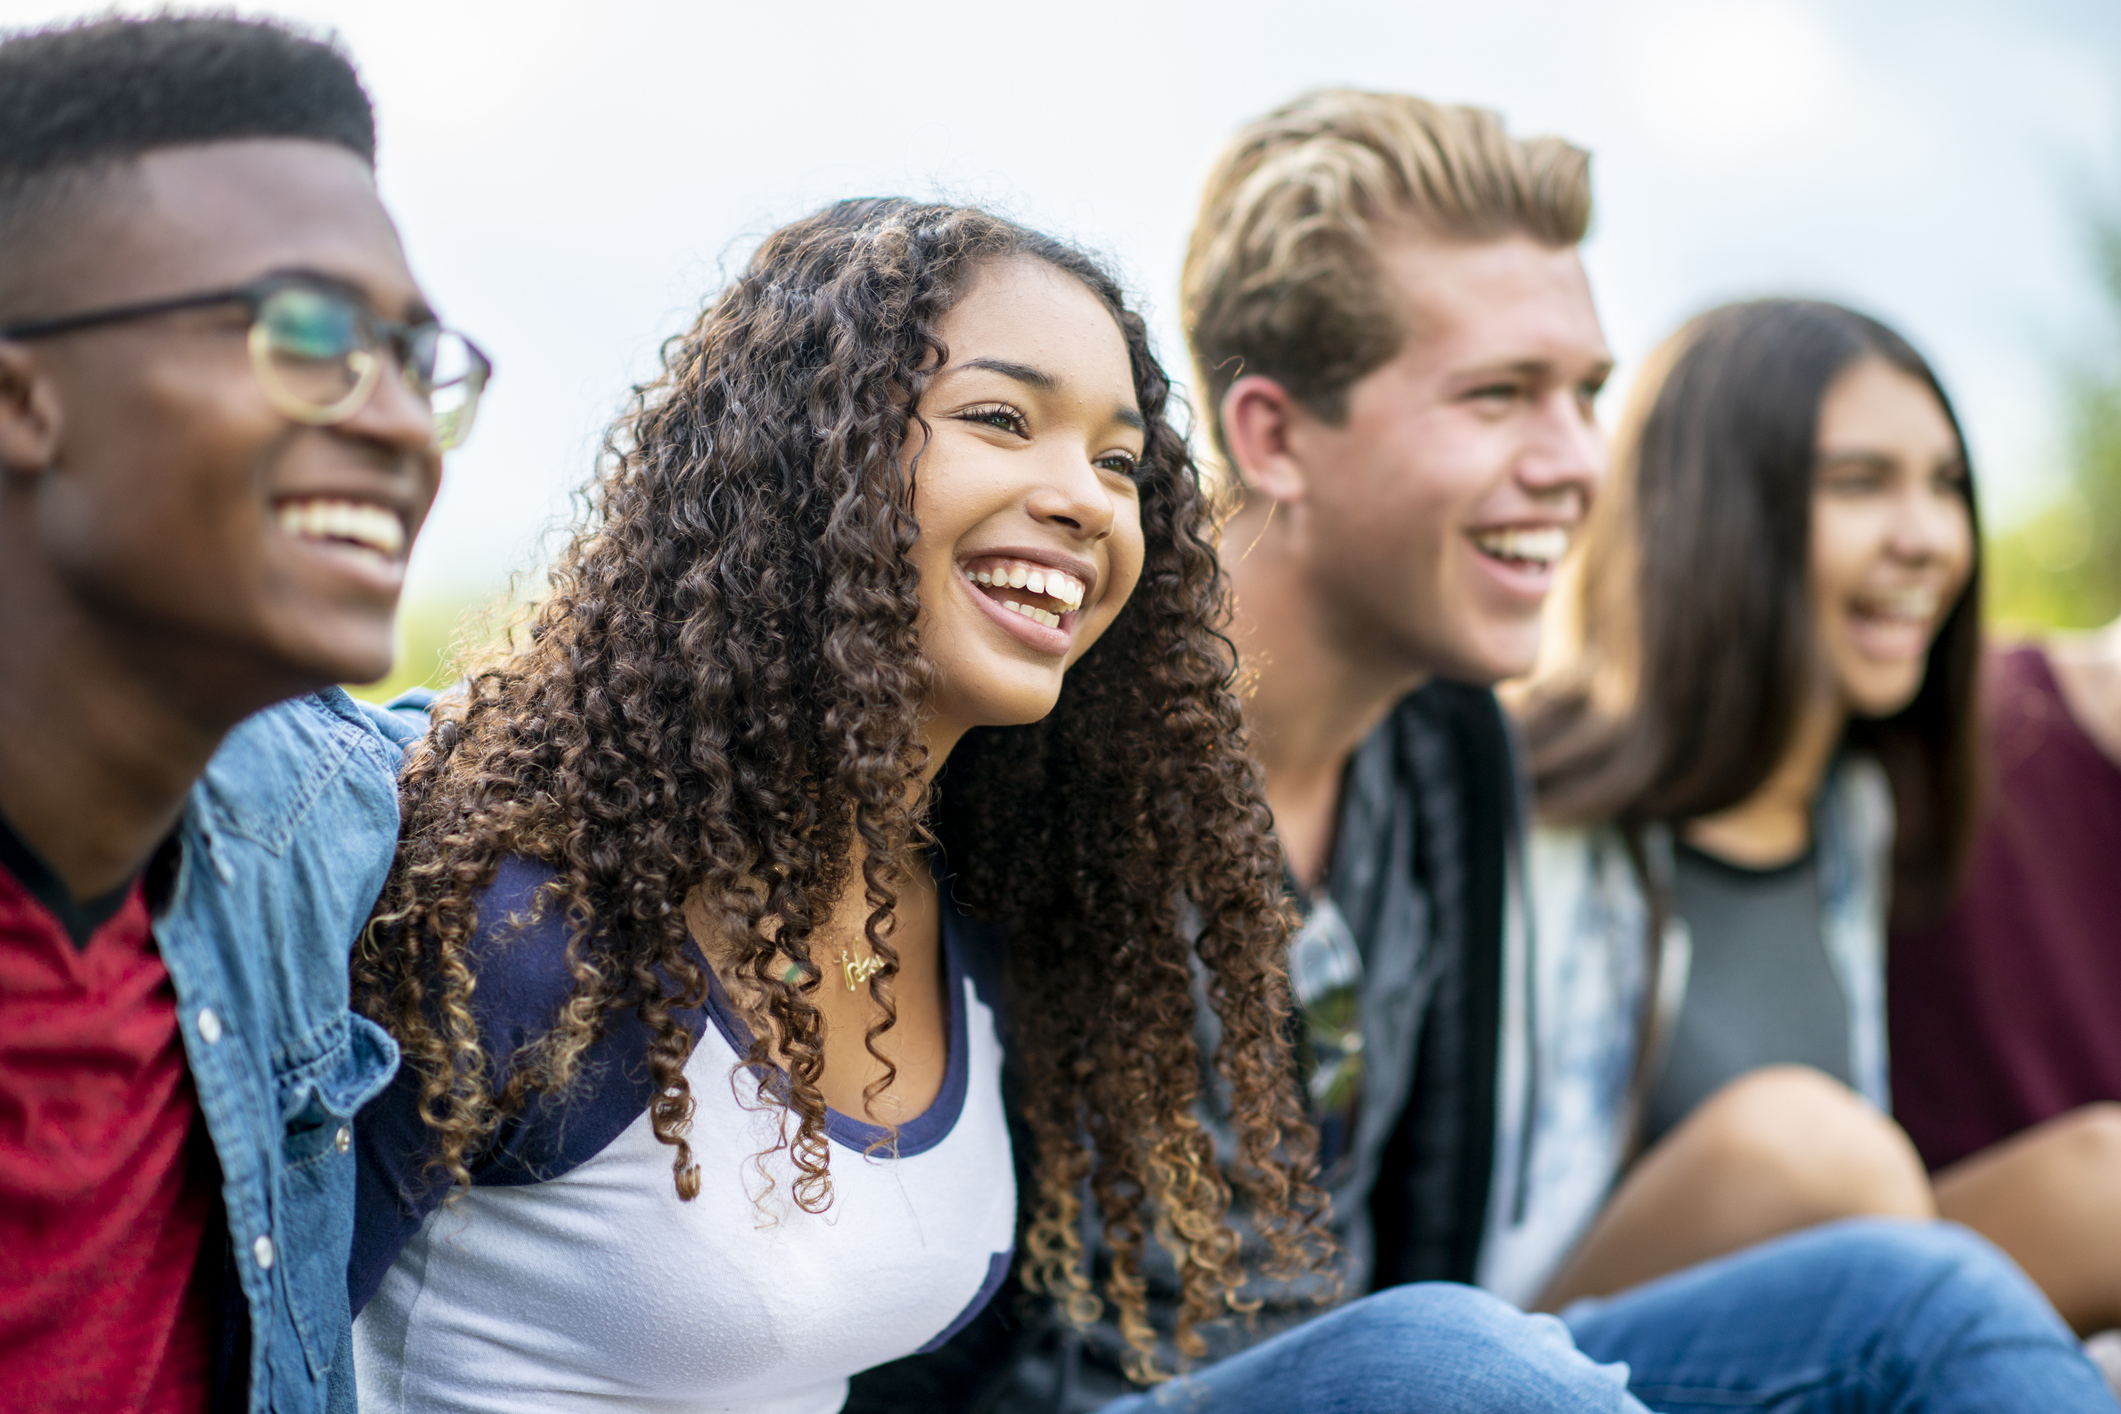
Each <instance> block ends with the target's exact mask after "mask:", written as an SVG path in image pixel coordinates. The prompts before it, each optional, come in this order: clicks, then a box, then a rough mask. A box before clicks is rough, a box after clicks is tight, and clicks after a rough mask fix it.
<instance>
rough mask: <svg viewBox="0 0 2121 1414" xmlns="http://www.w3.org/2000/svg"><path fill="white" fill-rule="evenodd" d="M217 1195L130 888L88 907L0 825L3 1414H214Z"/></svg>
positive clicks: (154, 956) (165, 988) (135, 888)
mask: <svg viewBox="0 0 2121 1414" xmlns="http://www.w3.org/2000/svg"><path fill="white" fill-rule="evenodd" d="M113 905H115V907H114V908H113V907H112V906H113ZM215 1185H216V1170H215V1166H214V1160H213V1153H212V1147H211V1145H210V1144H209V1143H208V1142H207V1140H206V1136H205V1130H204V1126H203V1123H202V1120H201V1116H200V1112H199V1102H198V1098H197V1096H196V1095H195V1094H194V1093H193V1090H192V1083H191V1076H190V1072H189V1071H188V1070H187V1069H186V1067H185V1063H184V1050H183V1044H182V1041H181V1039H180V1038H179V1036H178V1034H177V1011H176V993H175V990H174V989H173V987H172V986H171V984H170V979H169V972H168V971H167V969H165V968H164V967H163V965H162V959H161V957H160V955H159V954H158V953H157V952H156V950H155V940H154V934H153V932H152V930H151V929H150V926H149V919H148V911H147V904H146V901H145V898H144V896H143V890H142V886H141V884H140V883H139V882H138V881H136V882H135V883H134V884H133V885H132V887H131V888H129V889H127V890H126V891H125V892H124V893H123V894H122V895H114V896H113V897H112V898H111V899H110V900H107V901H105V902H104V904H103V906H101V907H96V906H90V907H89V908H86V909H84V908H83V907H81V906H79V905H76V904H75V903H74V901H73V899H72V898H71V897H70V896H69V895H68V894H67V893H66V892H65V888H64V886H63V885H62V884H60V883H59V881H58V880H57V878H56V876H54V875H52V873H51V872H50V870H49V868H48V867H47V866H45V865H44V863H43V861H41V860H39V859H37V857H36V856H35V855H33V854H31V853H29V851H28V850H27V849H26V847H24V846H23V845H22V843H21V841H19V840H18V839H16V838H15V837H14V836H13V835H12V834H11V833H9V832H8V831H7V829H6V826H5V824H4V823H0V1408H5V1409H7V1410H10V1411H13V1410H36V1411H54V1412H56V1411H60V1410H67V1411H74V1410H79V1411H83V1414H90V1412H91V1411H93V1414H108V1411H116V1410H125V1411H151V1412H152V1414H178V1411H183V1414H199V1411H202V1410H204V1409H205V1408H206V1407H207V1399H208V1394H209V1380H210V1373H211V1372H210V1366H209V1358H208V1343H209V1340H210V1338H211V1333H212V1322H211V1319H210V1315H209V1309H208V1301H207V1289H206V1287H205V1286H204V1285H202V1281H201V1277H202V1276H203V1275H208V1274H210V1272H209V1273H202V1272H201V1271H200V1267H201V1262H200V1256H201V1246H202V1243H203V1242H204V1241H205V1239H206V1236H207V1233H208V1231H209V1227H210V1223H211V1221H212V1218H213V1214H214V1211H215V1202H214V1197H215V1194H214V1190H215ZM215 1269H217V1264H216V1268H215Z"/></svg>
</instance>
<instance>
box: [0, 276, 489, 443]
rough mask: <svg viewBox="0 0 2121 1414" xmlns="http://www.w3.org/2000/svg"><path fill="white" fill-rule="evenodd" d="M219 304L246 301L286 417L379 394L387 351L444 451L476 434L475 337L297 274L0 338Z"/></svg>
mask: <svg viewBox="0 0 2121 1414" xmlns="http://www.w3.org/2000/svg"><path fill="white" fill-rule="evenodd" d="M216 304H244V305H248V306H249V307H250V364H251V367H252V368H253V369H254V370H255V371H256V372H257V375H258V382H259V383H260V384H261V385H262V386H263V387H264V389H265V396H266V398H267V399H269V400H270V401H271V403H272V405H273V407H274V408H276V409H277V410H278V411H279V412H280V413H281V414H282V415H284V416H286V417H289V418H291V419H293V420H294V421H296V422H301V423H306V424H308V425H310V426H313V427H329V426H332V425H334V424H337V423H341V422H344V421H346V420H347V419H348V418H350V417H352V416H353V415H354V414H355V413H357V412H359V411H360V410H361V408H362V406H363V405H364V404H366V403H367V401H368V399H369V396H370V395H371V394H372V393H374V392H375V390H376V383H377V382H378V380H380V379H381V377H382V374H383V356H384V355H385V354H386V353H388V354H389V355H390V356H391V357H392V358H395V359H396V360H397V364H398V368H399V369H400V370H401V371H402V373H403V374H404V377H405V382H406V385H407V386H408V387H410V388H411V389H412V390H413V392H415V393H416V394H418V395H419V396H420V397H421V398H423V399H425V400H426V402H427V406H428V407H429V409H430V410H431V411H432V412H433V414H434V425H435V440H436V442H437V443H439V444H440V446H441V448H442V450H444V451H448V450H449V449H450V448H452V447H461V446H463V445H464V439H465V438H466V437H469V436H470V435H471V423H472V419H473V417H474V416H475V415H476V414H477V413H478V410H479V395H480V394H481V393H482V392H484V391H485V389H486V380H487V379H488V378H490V377H492V376H493V361H492V360H491V359H489V358H487V357H486V355H485V354H484V353H482V352H481V351H480V349H479V346H478V345H477V344H474V343H473V342H472V341H471V340H469V339H467V338H465V337H464V336H463V335H462V334H459V333H457V332H456V331H455V330H453V329H445V328H443V327H442V326H441V325H440V324H437V323H435V322H434V321H433V320H423V321H421V322H419V323H416V324H399V323H396V322H394V321H392V320H388V319H384V318H382V317H380V316H379V315H377V314H376V312H375V311H374V310H372V309H370V308H369V307H368V306H367V304H365V303H364V302H363V301H362V300H361V299H360V298H359V297H358V296H357V295H354V294H353V293H351V292H350V291H346V290H341V289H337V288H334V287H333V286H331V285H330V284H327V283H325V282H323V281H321V280H316V279H310V278H306V277H304V276H300V275H270V276H267V277H266V278H265V279H262V280H253V281H252V282H251V283H249V284H247V285H238V286H236V287H235V288H233V289H227V290H211V291H207V292H205V293H202V294H194V295H176V296H173V297H172V298H169V299H160V300H150V301H147V302H146V303H143V304H126V305H117V306H114V307H112V308H109V309H96V310H89V311H86V312H83V313H80V314H61V315H55V316H53V317H52V318H49V319H26V320H23V321H21V322H20V323H16V324H9V325H4V326H0V339H43V338H49V337H50V336H52V335H54V334H71V333H73V332H74V331H75V330H77V329H93V328H97V327H99V326H101V325H105V324H120V323H124V322H127V321H129V320H134V319H151V318H154V317H155V316H157V315H162V314H174V313H176V312H177V311H178V310H183V309H204V308H206V307H208V306H211V305H216Z"/></svg>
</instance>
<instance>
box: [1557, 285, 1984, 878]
mask: <svg viewBox="0 0 2121 1414" xmlns="http://www.w3.org/2000/svg"><path fill="white" fill-rule="evenodd" d="M1865 358H1878V359H1883V360H1884V361H1885V362H1886V363H1888V364H1890V365H1892V366H1893V367H1894V368H1896V369H1899V370H1900V371H1901V372H1903V373H1906V374H1908V375H1909V376H1911V377H1913V378H1915V379H1918V380H1919V381H1920V382H1922V383H1923V384H1924V385H1925V386H1926V387H1928V388H1929V390H1930V391H1931V392H1932V393H1934V394H1935V395H1936V397H1937V402H1938V405H1939V406H1940V407H1942V408H1943V410H1944V415H1945V417H1946V418H1947V419H1948V420H1949V421H1950V422H1951V426H1952V431H1953V434H1954V435H1955V436H1956V437H1958V440H1959V451H1960V456H1961V459H1962V461H1964V460H1965V458H1966V439H1965V437H1964V435H1963V434H1961V433H1960V430H1959V422H1958V418H1957V417H1956V416H1955V415H1954V414H1953V412H1952V405H1951V400H1950V399H1949V398H1947V397H1946V396H1945V393H1944V389H1943V387H1942V386H1941V385H1940V384H1939V383H1938V381H1937V376H1936V374H1935V373H1934V372H1932V371H1931V369H1930V366H1929V364H1928V363H1927V362H1926V361H1925V360H1924V359H1923V357H1922V356H1921V355H1920V354H1919V353H1917V352H1915V350H1914V349H1913V348H1912V347H1911V346H1910V345H1909V344H1908V343H1907V341H1906V340H1904V339H1902V338H1901V337H1900V336H1899V335H1898V334H1896V333H1894V332H1893V331H1892V330H1891V329H1888V328H1887V327H1886V326H1885V325H1883V324H1881V323H1879V322H1878V321H1877V320H1875V319H1871V318H1869V317H1867V316H1865V315H1862V314H1858V313H1856V312H1855V311H1853V310H1849V309H1844V308H1842V307H1841V306H1839V305H1833V304H1826V303H1821V302H1818V301H1813V300H1787V299H1774V300H1756V301H1751V302H1748V303H1744V304H1732V305H1726V306H1724V307H1722V308H1720V309H1715V310H1711V311H1710V312H1709V313H1707V314H1704V315H1701V316H1700V317H1698V318H1696V319H1695V320H1693V321H1692V322H1691V323H1689V324H1688V325H1687V326H1686V327H1685V328H1684V329H1682V330H1681V331H1680V332H1679V333H1678V334H1676V335H1674V336H1673V338H1672V339H1671V340H1669V341H1668V342H1667V343H1666V345H1665V346H1664V347H1663V348H1662V349H1660V350H1659V351H1658V353H1657V354H1656V355H1655V356H1654V357H1653V359H1652V361H1651V364H1650V366H1649V367H1648V368H1647V369H1646V370H1645V372H1644V374H1643V376H1642V380H1641V382H1640V384H1639V385H1638V387H1637V390H1636V392H1635V395H1634V397H1633V398H1632V399H1631V405H1630V410H1629V413H1628V415H1627V416H1626V417H1625V418H1624V419H1623V423H1622V426H1621V428H1620V435H1619V439H1618V444H1617V446H1616V453H1617V455H1616V458H1615V463H1614V469H1613V477H1612V480H1611V483H1610V484H1609V485H1608V486H1607V487H1606V489H1605V491H1604V493H1603V496H1602V498H1601V501H1600V504H1599V507H1598V509H1597V510H1596V511H1594V512H1593V514H1592V517H1591V524H1590V525H1589V527H1587V529H1586V532H1585V536H1584V544H1583V547H1582V552H1581V554H1582V558H1581V562H1580V563H1579V565H1578V566H1577V567H1576V573H1577V574H1578V575H1580V580H1579V581H1578V584H1577V585H1576V590H1577V593H1576V595H1575V598H1574V602H1573V605H1572V606H1571V607H1572V608H1573V610H1574V612H1573V614H1572V616H1571V621H1570V622H1567V623H1565V624H1563V625H1561V626H1560V627H1561V630H1562V632H1563V634H1564V635H1565V636H1573V637H1574V639H1575V640H1576V645H1575V646H1576V648H1577V650H1578V651H1576V652H1575V653H1574V654H1573V655H1572V656H1571V657H1570V659H1569V661H1568V662H1567V663H1566V664H1565V666H1564V667H1563V668H1562V669H1561V670H1559V671H1558V672H1557V673H1554V674H1551V675H1548V676H1546V677H1544V678H1543V679H1542V680H1540V681H1537V682H1535V684H1534V686H1533V688H1532V690H1531V692H1530V695H1529V698H1528V702H1527V710H1526V714H1525V730H1526V736H1527V740H1528V743H1529V746H1530V753H1531V762H1532V773H1533V779H1534V782H1535V785H1536V787H1537V789H1538V793H1539V802H1540V810H1541V812H1542V814H1543V815H1545V816H1546V817H1547V818H1549V819H1553V820H1558V821H1563V822H1577V823H1590V822H1596V821H1617V822H1619V823H1620V824H1621V825H1622V826H1623V827H1632V826H1639V825H1641V824H1643V823H1647V822H1650V821H1663V822H1668V823H1674V824H1676V823H1678V822H1681V821H1685V820H1689V819H1692V818H1695V817H1697V816H1702V815H1709V814H1713V813H1715V812H1716V811H1719V810H1724V809H1728V808H1729V807H1731V806H1734V805H1736V804H1738V803H1739V802H1740V801H1742V800H1744V799H1746V797H1748V796H1750V795H1751V794H1752V793H1753V792H1754V791H1756V790H1758V789H1759V788H1760V786H1761V785H1762V784H1763V783H1765V782H1766V780H1767V779H1768V776H1769V775H1770V774H1771V773H1772V772H1773V771H1774V769H1775V767H1776V766H1777V765H1778V764H1779V763H1780V762H1781V760H1782V758H1783V755H1784V753H1785V751H1786V750H1787V749H1788V747H1789V745H1790V741H1791V737H1792V735H1793V734H1794V732H1795V731H1796V728H1797V724H1798V718H1799V714H1800V710H1801V706H1802V700H1803V694H1804V692H1805V691H1806V689H1807V686H1808V684H1809V683H1810V681H1811V674H1812V672H1813V664H1814V662H1815V661H1816V659H1815V653H1816V648H1815V644H1814V641H1813V614H1812V605H1811V595H1810V587H1809V586H1810V578H1809V568H1810V561H1811V507H1812V487H1813V478H1814V471H1815V463H1816V460H1817V456H1816V451H1815V448H1816V445H1817V438H1818V430H1819V408H1820V404H1821V402H1822V401H1823V400H1824V399H1825V397H1826V393H1827V390H1828V388H1829V387H1830V386H1831V385H1832V384H1833V382H1834V380H1835V379H1836V378H1838V377H1839V376H1840V375H1841V374H1842V372H1843V371H1844V370H1846V369H1847V368H1849V367H1850V366H1851V365H1853V364H1855V363H1857V362H1859V361H1860V360H1862V359H1865ZM1962 484H1963V485H1964V487H1965V493H1964V494H1965V496H1966V511H1967V516H1968V518H1969V520H1970V521H1971V522H1972V525H1973V528H1974V540H1975V544H1976V547H1977V549H1976V560H1975V562H1974V566H1973V569H1972V572H1971V573H1970V575H1969V577H1968V580H1967V584H1966V588H1965V589H1964V590H1963V591H1962V592H1961V594H1960V596H1959V600H1958V602H1957V603H1956V604H1954V605H1953V606H1952V609H1951V612H1950V613H1949V615H1948V616H1947V617H1946V619H1945V621H1944V625H1943V627H1942V628H1941V629H1940V630H1939V631H1938V634H1937V636H1936V639H1935V640H1934V641H1933V642H1932V643H1931V645H1930V651H1929V657H1928V661H1927V664H1926V671H1925V673H1924V676H1923V680H1922V687H1921V689H1920V691H1918V692H1917V693H1916V695H1915V698H1914V700H1913V701H1912V702H1910V703H1909V704H1908V705H1907V706H1906V707H1904V708H1903V709H1901V710H1900V711H1899V712H1897V713H1895V714H1893V715H1892V716H1890V717H1886V718H1881V719H1869V720H1866V719H1856V720H1852V721H1851V722H1850V723H1849V725H1848V727H1847V735H1846V741H1847V742H1848V744H1850V745H1852V746H1857V747H1862V748H1865V749H1868V750H1870V751H1872V752H1874V753H1875V754H1876V755H1877V757H1878V759H1879V760H1880V761H1881V762H1882V763H1883V765H1884V767H1885V770H1886V773H1887V775H1888V776H1889V777H1890V779H1891V781H1892V786H1893V797H1894V806H1895V810H1896V813H1897V818H1898V826H1897V830H1896V832H1895V837H1894V851H1893V906H1894V911H1895V913H1896V914H1897V915H1899V916H1901V917H1910V916H1917V915H1920V914H1922V913H1924V912H1927V911H1929V910H1931V909H1934V908H1939V907H1942V906H1944V905H1945V904H1946V903H1947V902H1948V901H1949V897H1950V892H1951V888H1952V883H1953V879H1954V876H1955V874H1956V872H1957V868H1958V863H1959V860H1960V857H1961V855H1962V854H1963V852H1964V850H1965V847H1966V843H1967V839H1968V836H1969V834H1970V832H1971V829H1972V825H1973V822H1974V813H1975V807H1974V798H1975V776H1976V760H1977V757H1976V749H1977V744H1978V733H1977V730H1976V724H1975V683H1976V676H1977V669H1978V667H1979V659H1980V603H1981V585H1980V561H1979V558H1978V555H1979V551H1978V546H1979V543H1980V519H1979V517H1978V515H1977V513H1976V508H1975V501H1974V489H1973V478H1972V472H1971V466H1970V465H1969V468H1968V475H1967V476H1966V478H1965V479H1964V481H1963V483H1962Z"/></svg>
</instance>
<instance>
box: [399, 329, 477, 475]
mask: <svg viewBox="0 0 2121 1414" xmlns="http://www.w3.org/2000/svg"><path fill="white" fill-rule="evenodd" d="M429 347H430V348H431V349H432V356H431V362H429V363H428V370H429V371H428V377H429V379H430V382H429V392H428V395H427V401H428V405H429V406H430V407H432V408H433V409H434V418H435V436H436V438H437V439H438V440H439V441H440V442H441V444H442V447H443V449H444V450H445V451H446V450H448V449H449V448H451V447H460V446H462V445H463V444H464V439H465V438H466V437H469V436H470V435H471V423H472V418H473V417H474V416H475V415H476V414H477V413H478V410H479V394H480V393H481V392H483V391H484V390H485V386H486V364H485V361H484V360H483V359H481V358H480V357H479V356H478V354H477V353H475V352H474V351H473V350H472V347H471V345H470V343H468V342H467V341H466V340H465V339H464V337H463V336H462V335H460V334H455V333H452V332H450V331H449V330H447V329H438V330H435V331H434V338H433V340H432V342H431V344H430V345H429ZM416 357H418V355H416Z"/></svg>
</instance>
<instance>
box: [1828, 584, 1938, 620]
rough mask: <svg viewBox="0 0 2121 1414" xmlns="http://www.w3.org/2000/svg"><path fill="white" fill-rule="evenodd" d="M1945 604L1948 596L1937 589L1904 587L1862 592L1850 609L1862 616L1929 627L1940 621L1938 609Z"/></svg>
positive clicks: (1859, 616) (1850, 605)
mask: <svg viewBox="0 0 2121 1414" xmlns="http://www.w3.org/2000/svg"><path fill="white" fill-rule="evenodd" d="M1943 604H1944V596H1943V595H1941V594H1939V593H1938V592H1937V591H1936V590H1934V589H1902V590H1896V591H1893V592H1890V593H1883V594H1866V595H1861V596H1859V597H1857V598H1856V599H1854V600H1853V601H1852V602H1851V603H1850V604H1849V608H1850V609H1851V610H1852V611H1854V613H1855V614H1856V616H1857V617H1858V618H1865V619H1876V620H1878V621H1880V622H1882V623H1889V624H1895V625H1901V624H1906V625H1919V626H1921V627H1923V628H1927V627H1929V625H1930V624H1931V623H1933V622H1935V621H1936V618H1937V610H1938V609H1940V608H1942V607H1943Z"/></svg>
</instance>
